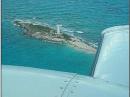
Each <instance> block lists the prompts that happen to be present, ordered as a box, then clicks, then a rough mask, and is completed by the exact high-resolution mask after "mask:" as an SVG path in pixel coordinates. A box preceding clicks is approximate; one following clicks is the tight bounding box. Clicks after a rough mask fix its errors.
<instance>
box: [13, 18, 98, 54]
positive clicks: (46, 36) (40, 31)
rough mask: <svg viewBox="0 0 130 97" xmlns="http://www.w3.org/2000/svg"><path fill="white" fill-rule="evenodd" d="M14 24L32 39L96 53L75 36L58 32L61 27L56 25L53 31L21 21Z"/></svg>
mask: <svg viewBox="0 0 130 97" xmlns="http://www.w3.org/2000/svg"><path fill="white" fill-rule="evenodd" d="M14 24H15V25H16V26H19V27H21V28H23V29H24V30H25V31H24V33H25V34H26V35H29V36H32V37H34V38H37V39H43V40H47V41H50V42H55V43H66V44H68V45H70V46H72V47H75V48H78V49H83V50H85V51H86V52H92V53H95V52H96V48H95V47H93V46H92V45H90V44H89V43H87V42H84V41H83V40H82V39H79V38H77V37H76V36H71V35H68V34H66V33H64V32H62V31H60V26H61V25H57V29H54V28H52V27H49V26H47V25H39V24H35V23H32V22H27V21H22V20H15V21H14Z"/></svg>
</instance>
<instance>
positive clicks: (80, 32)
mask: <svg viewBox="0 0 130 97" xmlns="http://www.w3.org/2000/svg"><path fill="white" fill-rule="evenodd" d="M76 32H77V33H79V34H82V33H84V32H83V31H76Z"/></svg>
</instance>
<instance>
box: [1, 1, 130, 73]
mask: <svg viewBox="0 0 130 97" xmlns="http://www.w3.org/2000/svg"><path fill="white" fill-rule="evenodd" d="M14 19H31V20H34V21H39V22H43V23H46V24H49V25H51V26H55V25H56V24H62V25H63V27H64V30H67V31H69V33H73V34H75V35H77V36H78V37H81V38H83V39H84V40H87V41H90V42H93V43H97V42H98V40H99V38H100V33H101V31H102V30H103V29H105V28H108V27H111V26H115V25H123V24H128V0H114V1H113V0H109V1H108V0H3V1H2V64H8V65H9V64H13V65H22V66H30V67H37V68H45V69H53V70H58V71H67V72H76V73H79V74H85V75H89V74H90V73H91V70H92V64H93V60H94V56H95V55H93V54H87V53H85V52H83V51H79V50H75V49H73V48H71V47H68V46H66V45H59V44H53V43H48V42H45V41H40V40H36V39H33V38H30V37H28V36H26V35H23V33H22V32H23V31H22V29H19V28H17V27H15V26H14V25H13V20H14ZM77 32H82V33H77Z"/></svg>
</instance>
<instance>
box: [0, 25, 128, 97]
mask: <svg viewBox="0 0 130 97" xmlns="http://www.w3.org/2000/svg"><path fill="white" fill-rule="evenodd" d="M2 89H3V90H2V97H129V26H128V25H125V26H115V27H112V28H108V29H106V30H104V31H103V33H102V41H101V45H100V46H99V49H98V52H97V57H96V61H95V67H94V70H93V74H92V76H91V77H89V76H83V75H78V74H76V73H67V72H59V71H52V70H44V69H36V68H30V67H22V66H13V65H4V66H2Z"/></svg>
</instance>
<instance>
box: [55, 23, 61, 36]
mask: <svg viewBox="0 0 130 97" xmlns="http://www.w3.org/2000/svg"><path fill="white" fill-rule="evenodd" d="M61 26H62V25H59V24H57V25H56V28H57V34H61V32H60V27H61Z"/></svg>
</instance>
